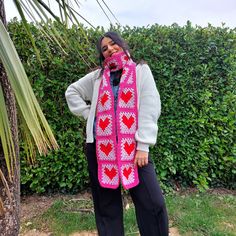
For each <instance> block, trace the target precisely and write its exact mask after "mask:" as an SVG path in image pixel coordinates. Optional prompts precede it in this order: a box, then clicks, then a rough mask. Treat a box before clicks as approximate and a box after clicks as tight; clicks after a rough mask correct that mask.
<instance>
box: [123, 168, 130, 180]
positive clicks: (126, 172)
mask: <svg viewBox="0 0 236 236" xmlns="http://www.w3.org/2000/svg"><path fill="white" fill-rule="evenodd" d="M131 171H132V169H131V167H129V168H124V170H123V174H124V176H125V177H126V179H129V175H130V174H131Z"/></svg>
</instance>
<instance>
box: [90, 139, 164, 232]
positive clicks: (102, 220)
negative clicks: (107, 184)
mask: <svg viewBox="0 0 236 236" xmlns="http://www.w3.org/2000/svg"><path fill="white" fill-rule="evenodd" d="M86 152H87V153H86V154H87V155H86V156H87V160H88V170H89V176H90V182H91V187H92V195H93V202H94V211H95V218H96V225H97V230H98V233H99V235H100V236H123V235H124V225H123V207H122V197H121V189H120V187H119V188H117V189H108V188H102V187H101V186H100V185H99V182H98V174H97V159H96V147H95V143H87V151H86ZM138 171H139V179H140V183H139V185H138V186H136V187H134V188H131V189H130V190H129V192H130V195H131V197H132V200H133V202H134V205H135V212H136V218H137V223H138V227H139V231H140V234H141V236H167V235H168V217H167V211H166V207H165V201H164V198H163V195H162V192H161V189H160V187H159V184H158V181H157V178H156V174H155V170H154V166H153V163H152V161H151V159H150V158H149V163H148V165H147V166H144V167H142V168H139V170H138Z"/></svg>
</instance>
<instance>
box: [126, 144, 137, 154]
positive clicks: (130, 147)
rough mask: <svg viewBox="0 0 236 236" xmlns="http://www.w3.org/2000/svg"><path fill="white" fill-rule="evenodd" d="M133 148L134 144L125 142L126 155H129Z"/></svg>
mask: <svg viewBox="0 0 236 236" xmlns="http://www.w3.org/2000/svg"><path fill="white" fill-rule="evenodd" d="M134 147H135V144H134V143H131V144H128V142H125V145H124V149H125V151H126V152H127V153H128V155H130V154H131V152H132V151H133V150H134Z"/></svg>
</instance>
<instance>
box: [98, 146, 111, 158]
mask: <svg viewBox="0 0 236 236" xmlns="http://www.w3.org/2000/svg"><path fill="white" fill-rule="evenodd" d="M100 148H101V151H102V152H104V153H105V154H106V155H107V156H108V155H109V153H110V152H111V150H112V145H111V143H108V144H107V145H105V144H103V143H101V144H100Z"/></svg>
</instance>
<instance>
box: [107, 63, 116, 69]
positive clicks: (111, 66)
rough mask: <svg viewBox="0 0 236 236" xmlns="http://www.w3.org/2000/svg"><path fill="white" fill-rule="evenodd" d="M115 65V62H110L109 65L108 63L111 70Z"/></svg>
mask: <svg viewBox="0 0 236 236" xmlns="http://www.w3.org/2000/svg"><path fill="white" fill-rule="evenodd" d="M116 67H117V65H116V63H111V64H110V65H109V68H110V69H111V70H112V69H116Z"/></svg>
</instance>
